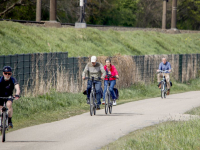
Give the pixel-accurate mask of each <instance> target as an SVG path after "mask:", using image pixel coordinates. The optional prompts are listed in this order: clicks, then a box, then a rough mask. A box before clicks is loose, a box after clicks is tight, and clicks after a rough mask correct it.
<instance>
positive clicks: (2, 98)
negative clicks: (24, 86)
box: [0, 96, 15, 100]
mask: <svg viewBox="0 0 200 150" xmlns="http://www.w3.org/2000/svg"><path fill="white" fill-rule="evenodd" d="M0 99H12V100H14V99H15V97H13V96H11V97H0Z"/></svg>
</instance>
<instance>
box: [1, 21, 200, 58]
mask: <svg viewBox="0 0 200 150" xmlns="http://www.w3.org/2000/svg"><path fill="white" fill-rule="evenodd" d="M0 47H1V48H0V53H1V55H10V54H23V53H37V52H61V51H63V52H69V56H70V57H71V56H74V57H77V56H89V55H97V56H100V55H103V56H113V55H116V54H121V55H148V54H180V53H181V54H184V53H199V47H200V33H196V34H176V35H173V34H164V33H160V32H152V31H149V32H145V31H126V32H124V31H113V30H108V31H101V30H98V29H93V28H87V29H81V30H80V29H75V28H45V27H34V26H25V25H23V24H19V23H13V22H7V21H1V22H0Z"/></svg>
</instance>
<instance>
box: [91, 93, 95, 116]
mask: <svg viewBox="0 0 200 150" xmlns="http://www.w3.org/2000/svg"><path fill="white" fill-rule="evenodd" d="M93 107H94V101H93V93H90V115H91V116H92V115H93V109H94V108H93Z"/></svg>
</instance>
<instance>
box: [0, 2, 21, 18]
mask: <svg viewBox="0 0 200 150" xmlns="http://www.w3.org/2000/svg"><path fill="white" fill-rule="evenodd" d="M22 1H23V0H19V1H18V2H16V3H14V4H13V5H11V6H10V7H8V8H7V9H6V10H4V11H3V12H1V13H0V16H1V15H4V14H5V13H7V12H8V11H10V10H11V9H13V8H14V7H15V6H21V5H24V4H22Z"/></svg>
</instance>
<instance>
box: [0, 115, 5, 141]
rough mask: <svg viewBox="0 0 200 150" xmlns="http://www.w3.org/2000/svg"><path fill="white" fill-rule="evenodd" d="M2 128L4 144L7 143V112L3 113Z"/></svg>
mask: <svg viewBox="0 0 200 150" xmlns="http://www.w3.org/2000/svg"><path fill="white" fill-rule="evenodd" d="M1 126H2V128H1V134H2V142H5V138H6V112H3V118H2V125H1Z"/></svg>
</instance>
